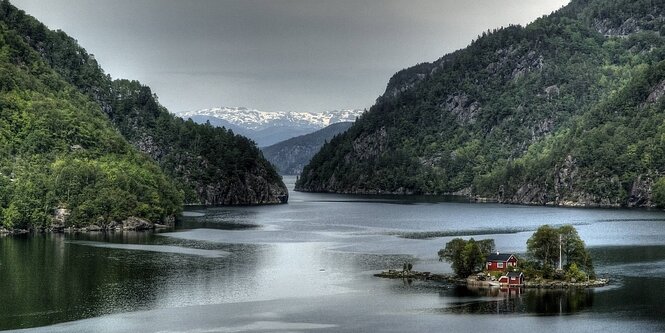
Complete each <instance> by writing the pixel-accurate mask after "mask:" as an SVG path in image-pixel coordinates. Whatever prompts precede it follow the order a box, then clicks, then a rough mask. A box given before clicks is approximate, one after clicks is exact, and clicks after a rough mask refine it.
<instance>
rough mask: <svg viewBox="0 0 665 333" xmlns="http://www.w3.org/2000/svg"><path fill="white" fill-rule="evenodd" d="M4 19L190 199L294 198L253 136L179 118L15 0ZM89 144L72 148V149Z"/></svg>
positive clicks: (5, 4) (253, 201)
mask: <svg viewBox="0 0 665 333" xmlns="http://www.w3.org/2000/svg"><path fill="white" fill-rule="evenodd" d="M1 16H3V18H4V20H3V23H4V24H6V25H7V26H8V28H9V29H13V30H15V31H16V32H17V33H18V34H20V36H19V37H18V38H21V39H23V41H24V42H25V43H26V47H31V48H32V49H33V50H34V51H36V54H38V55H39V56H41V58H42V59H41V60H43V62H44V63H46V64H48V65H49V66H50V67H51V68H52V69H53V70H54V71H55V72H57V74H59V76H61V77H62V79H63V80H65V81H67V83H69V84H71V85H72V86H73V87H75V88H76V89H77V90H78V91H79V92H80V93H82V94H84V95H85V96H87V97H88V98H90V100H91V102H96V103H97V104H98V106H99V108H101V111H103V112H104V113H105V114H106V116H107V117H108V120H110V121H111V123H112V124H113V126H114V127H115V129H116V130H117V131H118V132H119V133H120V134H122V136H123V137H124V138H125V139H126V140H127V141H128V142H129V143H131V144H132V145H133V146H135V147H136V148H137V149H138V150H140V151H141V152H143V153H145V154H147V155H148V156H150V157H152V158H153V159H154V160H155V161H156V162H157V163H158V164H159V166H160V167H161V168H162V171H163V172H164V173H165V174H167V175H168V176H170V177H171V179H172V180H173V182H174V183H176V184H178V185H180V186H181V187H182V190H183V191H184V192H185V199H186V200H187V201H186V203H206V204H226V203H233V204H257V203H258V204H262V203H277V202H285V200H286V199H287V198H288V192H287V189H286V186H285V185H284V183H283V182H282V180H281V178H280V177H279V175H278V174H277V173H276V172H275V171H274V169H273V168H272V166H271V165H270V163H268V162H267V161H266V160H265V159H264V158H263V157H262V156H261V153H260V151H259V149H258V148H257V147H256V145H255V144H254V143H253V142H251V140H249V139H247V138H244V137H240V136H237V135H235V134H234V133H232V132H229V131H227V130H224V129H222V128H212V127H211V126H206V125H199V124H195V123H193V122H185V121H184V120H183V119H181V118H178V117H175V116H174V115H172V114H170V113H169V112H168V110H166V108H164V107H163V106H161V105H160V104H159V101H158V100H157V97H156V95H155V94H153V93H152V91H151V89H150V88H149V87H147V86H144V85H142V84H141V83H140V82H137V81H129V80H112V79H111V77H110V76H108V75H106V74H105V73H104V71H103V70H102V68H101V67H100V66H99V64H98V63H97V61H96V60H95V59H94V56H92V55H90V54H88V53H87V52H86V50H85V49H83V48H82V47H81V46H79V45H78V43H77V41H76V40H74V39H73V38H70V37H68V36H67V35H66V34H65V33H63V32H61V31H59V32H56V31H51V30H49V29H48V28H47V27H46V26H44V25H43V24H41V23H39V22H37V21H36V20H35V19H34V18H32V17H29V16H28V15H25V13H22V12H19V11H18V9H16V8H14V7H12V6H11V5H10V4H9V2H6V1H5V2H3V12H2V15H1ZM26 27H30V28H29V29H27V28H26ZM86 103H88V101H86ZM330 119H332V116H331V117H330ZM330 119H328V120H330ZM87 148H88V147H85V145H80V146H79V147H74V146H72V150H80V149H83V150H84V149H87ZM108 149H116V150H119V149H120V148H118V147H116V146H113V147H111V148H108ZM261 191H263V192H261ZM197 194H198V195H202V197H196V195H197Z"/></svg>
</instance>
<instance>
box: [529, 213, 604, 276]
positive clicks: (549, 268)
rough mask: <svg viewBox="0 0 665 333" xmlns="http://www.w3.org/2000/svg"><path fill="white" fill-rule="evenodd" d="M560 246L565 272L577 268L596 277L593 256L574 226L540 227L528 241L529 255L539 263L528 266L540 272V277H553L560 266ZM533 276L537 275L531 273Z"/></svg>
mask: <svg viewBox="0 0 665 333" xmlns="http://www.w3.org/2000/svg"><path fill="white" fill-rule="evenodd" d="M559 246H561V254H562V258H561V259H562V262H563V264H564V266H563V267H562V268H563V269H564V270H566V271H568V270H570V269H571V267H572V266H575V269H582V270H583V271H584V272H585V274H588V275H589V276H591V277H592V278H593V277H595V272H594V268H593V262H592V260H591V255H590V254H589V251H588V250H587V249H586V245H585V244H584V241H583V240H582V239H581V238H580V236H579V234H578V233H577V230H576V229H575V227H573V226H572V225H564V226H561V227H559V228H553V227H551V226H549V225H543V226H541V227H539V228H538V230H536V232H535V233H534V234H533V235H532V236H531V237H530V238H529V240H528V241H527V253H528V255H529V256H530V257H531V258H533V259H535V260H537V263H531V264H527V266H529V267H530V268H532V269H533V270H535V271H538V270H539V271H540V272H539V273H540V275H541V276H543V277H545V278H551V277H553V276H554V267H557V266H558V264H559ZM531 274H536V273H534V272H531ZM573 274H576V273H573Z"/></svg>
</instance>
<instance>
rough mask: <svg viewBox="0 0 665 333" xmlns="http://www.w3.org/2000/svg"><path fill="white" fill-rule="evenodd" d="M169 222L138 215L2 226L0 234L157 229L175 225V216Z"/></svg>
mask: <svg viewBox="0 0 665 333" xmlns="http://www.w3.org/2000/svg"><path fill="white" fill-rule="evenodd" d="M166 222H167V224H161V223H153V222H150V221H148V220H145V219H141V218H138V217H130V218H128V219H126V220H124V221H122V222H116V223H110V224H106V225H99V224H90V225H87V226H79V227H74V226H69V227H65V226H64V225H63V224H52V225H50V226H47V227H38V228H32V229H21V228H17V229H6V228H4V227H0V235H24V234H30V233H83V232H123V231H145V230H155V229H169V228H173V226H174V225H175V218H173V219H167V220H166Z"/></svg>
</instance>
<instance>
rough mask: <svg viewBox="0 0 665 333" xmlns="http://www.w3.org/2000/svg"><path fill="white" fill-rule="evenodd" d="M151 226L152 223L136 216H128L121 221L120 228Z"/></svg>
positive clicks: (146, 228)
mask: <svg viewBox="0 0 665 333" xmlns="http://www.w3.org/2000/svg"><path fill="white" fill-rule="evenodd" d="M153 227H154V224H153V223H151V222H149V221H147V220H144V219H141V218H138V217H130V218H128V219H126V220H124V221H122V229H124V230H148V229H152V228H153ZM100 229H101V228H100Z"/></svg>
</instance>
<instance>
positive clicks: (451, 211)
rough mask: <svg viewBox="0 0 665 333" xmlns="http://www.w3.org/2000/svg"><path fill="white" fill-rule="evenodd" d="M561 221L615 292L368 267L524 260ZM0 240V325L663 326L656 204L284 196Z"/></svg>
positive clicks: (663, 221)
mask: <svg viewBox="0 0 665 333" xmlns="http://www.w3.org/2000/svg"><path fill="white" fill-rule="evenodd" d="M285 180H286V181H287V182H290V183H291V187H290V188H292V183H293V181H294V179H292V178H288V179H285ZM448 199H450V198H448ZM566 223H569V224H573V225H575V226H576V228H577V229H578V231H579V233H580V235H581V237H582V238H583V239H585V240H586V242H587V245H588V246H590V248H591V252H592V255H593V258H594V262H595V265H596V270H597V272H598V274H599V275H601V276H607V277H610V278H611V279H612V283H611V284H610V285H609V286H607V287H603V288H599V289H595V290H581V291H547V292H545V291H542V292H538V291H531V290H529V291H524V292H521V293H517V292H515V291H507V292H502V291H500V290H496V289H493V290H482V289H476V290H473V289H467V288H465V287H455V286H451V285H447V284H440V283H432V282H420V281H401V280H385V279H380V278H375V277H373V276H372V274H373V273H375V272H377V271H380V270H383V269H387V268H400V267H401V266H402V264H403V263H404V262H405V261H410V262H413V263H414V269H416V270H419V271H431V272H450V267H449V265H447V264H445V263H441V262H439V261H438V260H437V257H436V252H437V250H438V249H439V248H441V247H442V246H443V244H445V242H447V241H449V240H450V239H451V238H454V237H457V236H473V237H476V238H494V239H495V241H496V245H497V248H498V249H499V250H501V251H504V252H508V251H514V252H518V253H523V252H524V251H525V247H526V246H525V244H526V240H527V239H528V237H529V236H530V235H531V233H532V232H533V231H534V230H535V229H536V228H537V227H538V226H540V225H541V224H552V225H560V224H566ZM0 249H1V250H2V252H1V253H0V310H1V311H0V329H5V330H6V329H9V330H13V329H23V328H29V329H30V330H31V331H37V332H241V331H250V332H255V331H258V332H263V331H288V332H293V331H314V332H319V331H320V332H374V331H386V332H429V331H441V330H445V331H451V332H464V331H486V330H488V329H491V331H492V332H504V331H505V332H516V331H517V332H520V331H523V332H534V331H539V332H562V331H569V332H613V331H622V332H640V331H649V332H651V331H663V330H665V309H663V307H662V303H663V299H665V290H664V289H663V286H665V213H663V212H660V211H647V210H612V209H570V208H546V207H524V206H508V205H498V204H472V203H464V202H454V201H450V200H444V199H443V198H432V197H416V198H412V197H408V198H407V197H370V196H345V195H331V194H308V193H297V192H291V198H290V200H289V204H288V205H281V206H263V207H232V208H228V207H224V208H207V209H206V208H197V207H190V208H188V209H187V212H186V213H185V216H184V217H183V220H182V221H181V222H180V223H179V225H178V227H177V228H176V230H170V231H166V232H158V233H154V232H132V233H108V234H103V233H87V234H77V235H62V234H47V235H36V236H25V237H0Z"/></svg>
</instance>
